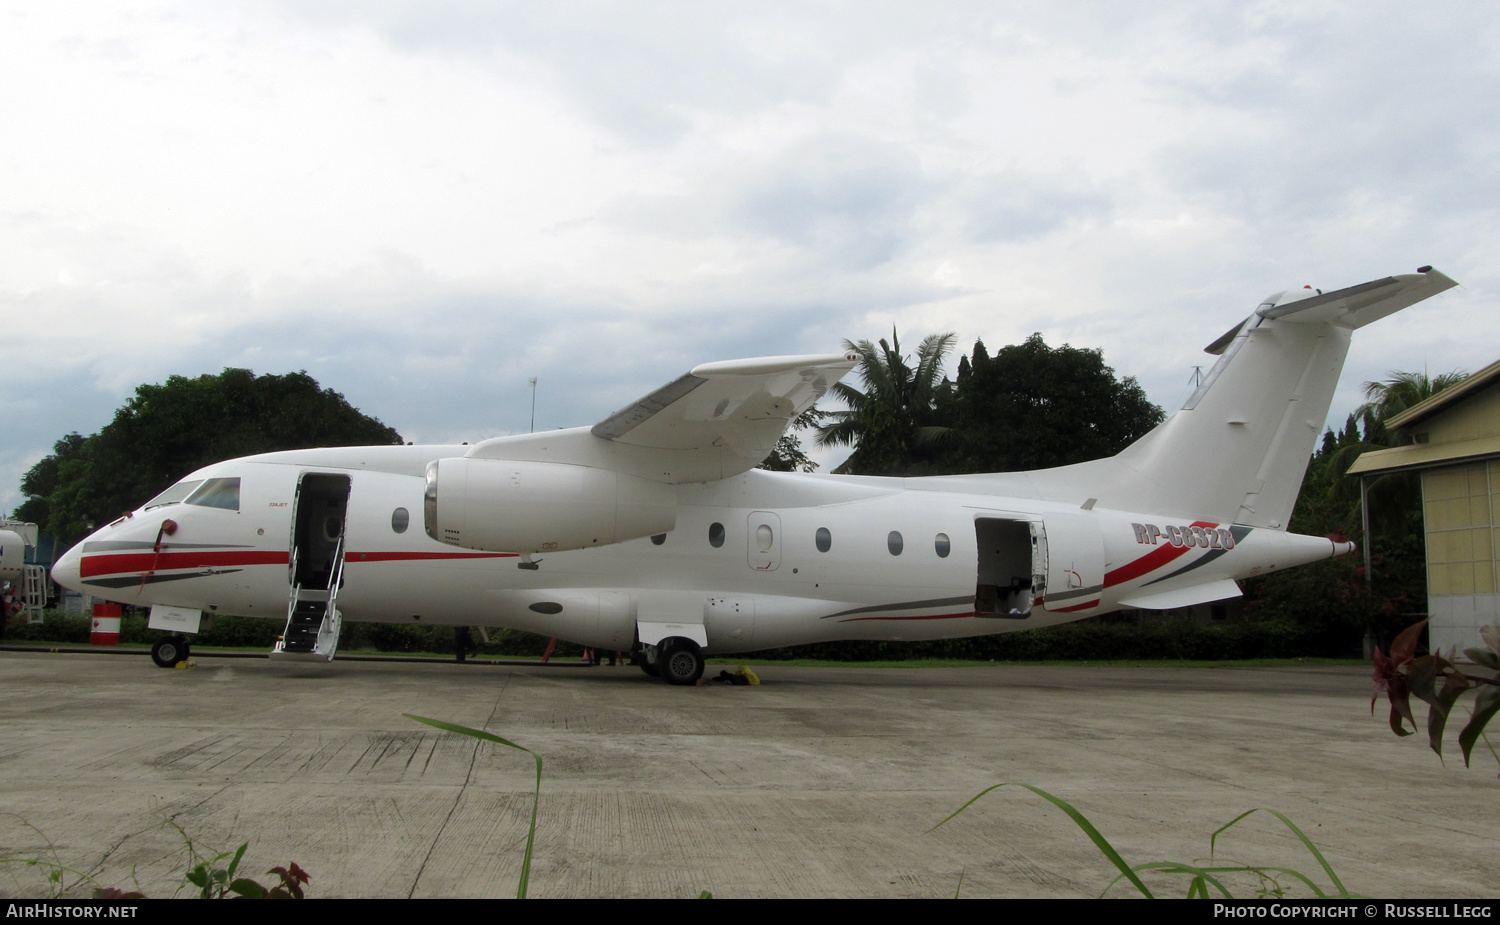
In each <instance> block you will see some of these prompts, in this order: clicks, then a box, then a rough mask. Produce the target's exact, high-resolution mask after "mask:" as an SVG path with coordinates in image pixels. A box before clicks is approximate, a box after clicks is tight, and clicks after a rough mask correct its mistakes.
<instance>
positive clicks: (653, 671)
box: [640, 659, 661, 678]
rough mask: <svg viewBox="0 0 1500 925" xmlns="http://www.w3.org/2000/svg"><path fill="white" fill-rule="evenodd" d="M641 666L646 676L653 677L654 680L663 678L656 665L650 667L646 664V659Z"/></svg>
mask: <svg viewBox="0 0 1500 925" xmlns="http://www.w3.org/2000/svg"><path fill="white" fill-rule="evenodd" d="M640 666H641V670H642V671H644V672H645V673H646V674H648V675H650V676H651V677H653V678H659V677H661V672H660V671H657V670H656V666H655V665H648V664H646V662H645V660H644V659H643V660H642V661H641V662H640Z"/></svg>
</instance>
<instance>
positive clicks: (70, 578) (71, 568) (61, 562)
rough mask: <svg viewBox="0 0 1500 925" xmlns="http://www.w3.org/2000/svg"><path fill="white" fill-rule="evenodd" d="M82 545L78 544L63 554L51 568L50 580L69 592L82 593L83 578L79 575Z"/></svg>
mask: <svg viewBox="0 0 1500 925" xmlns="http://www.w3.org/2000/svg"><path fill="white" fill-rule="evenodd" d="M82 549H83V544H82V543H79V544H78V545H76V546H74V547H73V548H72V549H70V550H68V551H67V552H65V553H63V555H62V558H61V559H58V560H57V562H55V563H54V564H53V566H52V580H53V581H55V582H57V583H58V584H60V585H62V586H63V587H64V588H67V589H68V590H69V591H77V592H78V593H80V594H82V593H83V576H82V575H81V574H80V571H81V569H80V563H81V560H82V559H83V554H82V552H81V550H82Z"/></svg>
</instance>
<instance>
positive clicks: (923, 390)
mask: <svg viewBox="0 0 1500 925" xmlns="http://www.w3.org/2000/svg"><path fill="white" fill-rule="evenodd" d="M957 339H958V335H957V334H929V335H928V336H927V337H924V338H923V339H922V343H921V344H920V345H919V346H918V347H917V353H916V363H915V365H913V364H912V363H911V362H910V359H909V358H908V357H907V356H905V355H904V354H902V352H901V341H900V339H899V338H898V337H897V336H896V331H895V329H894V328H893V329H891V339H890V341H889V342H887V341H886V340H885V339H884V338H882V339H881V340H880V342H879V345H878V346H877V345H875V344H871V343H870V342H869V341H867V340H862V341H860V342H859V343H857V344H856V343H853V342H851V341H847V340H846V341H844V348H845V349H847V350H850V351H852V352H854V353H858V354H859V357H860V359H859V366H857V367H856V369H857V370H858V371H859V376H860V378H861V379H862V380H864V385H865V390H864V391H863V392H861V391H859V390H858V389H856V388H854V387H853V386H850V385H848V384H847V383H843V382H840V383H838V384H837V385H835V386H834V387H833V389H832V392H833V394H834V395H835V396H836V397H837V398H839V399H840V400H842V401H843V402H844V404H845V406H846V407H847V409H848V410H846V411H833V412H829V413H828V418H829V421H828V422H827V423H824V424H822V425H820V426H819V427H818V436H817V442H818V445H819V446H853V447H854V452H853V453H851V454H850V455H849V458H848V459H846V460H844V463H843V464H842V465H840V466H839V467H838V468H837V469H835V470H834V471H835V472H848V473H854V474H859V475H913V474H917V473H919V472H921V471H923V470H924V469H925V468H926V467H927V466H928V465H930V461H931V459H932V458H933V455H934V452H935V445H936V443H937V440H938V438H939V437H940V436H941V435H943V434H944V433H946V432H947V430H948V427H947V426H946V425H945V424H944V422H943V420H942V406H943V405H945V401H944V398H945V393H946V392H948V391H949V390H950V388H951V383H950V382H948V380H947V379H946V378H945V377H944V375H943V361H944V359H945V358H946V357H947V355H948V352H949V351H950V350H952V349H953V344H954V342H955V341H956V340H957Z"/></svg>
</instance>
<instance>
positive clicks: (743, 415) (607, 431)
mask: <svg viewBox="0 0 1500 925" xmlns="http://www.w3.org/2000/svg"><path fill="white" fill-rule="evenodd" d="M858 362H859V357H858V355H857V354H825V355H817V356H793V357H762V358H759V359H753V360H729V361H727V362H722V363H705V364H703V365H702V366H696V367H694V368H693V369H692V371H690V372H688V373H687V374H686V375H684V376H681V377H679V378H677V379H674V380H673V381H672V382H669V383H667V384H666V385H664V386H662V387H661V388H659V389H657V390H656V391H654V392H652V393H651V394H650V395H647V396H646V397H645V398H642V399H641V400H640V401H637V402H635V403H633V404H631V405H629V406H628V407H626V408H622V409H621V410H619V411H616V412H615V413H614V414H612V415H610V416H609V417H607V418H605V419H604V420H602V421H600V422H599V423H598V424H595V425H594V426H593V428H592V429H591V431H590V432H591V433H592V434H593V435H594V436H596V437H600V438H603V439H605V440H610V441H613V442H615V443H619V444H625V445H628V446H635V447H643V448H648V449H656V450H714V451H718V452H720V453H722V451H726V450H727V451H728V452H729V455H731V456H732V457H737V458H738V459H739V461H740V462H741V463H743V467H742V468H741V469H740V471H741V472H743V471H745V470H747V469H751V468H754V467H755V466H756V465H758V464H759V463H760V461H761V460H763V459H765V458H766V454H768V453H770V452H771V450H772V449H774V448H775V447H776V441H777V440H779V439H780V438H781V435H782V434H783V433H785V432H786V428H787V425H788V424H790V423H791V420H792V419H793V418H795V417H796V416H797V415H799V414H801V413H802V412H804V411H806V410H807V409H808V408H811V407H812V406H813V403H814V402H816V401H817V400H818V399H820V398H822V397H823V395H824V394H826V393H827V392H828V390H829V389H830V388H832V387H833V384H834V383H836V382H838V381H839V380H840V379H842V378H843V377H844V376H845V375H846V374H848V372H849V371H850V370H851V369H853V368H854V366H855V364H856V363H858Z"/></svg>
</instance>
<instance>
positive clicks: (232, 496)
mask: <svg viewBox="0 0 1500 925" xmlns="http://www.w3.org/2000/svg"><path fill="white" fill-rule="evenodd" d="M185 503H186V504H196V505H198V506H199V507H216V508H220V509H222V510H226V511H238V510H239V509H240V480H239V479H237V478H236V479H209V480H208V481H206V482H204V483H203V484H202V485H200V486H198V490H197V491H195V492H193V493H192V494H190V495H188V496H187V500H186V502H185Z"/></svg>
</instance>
